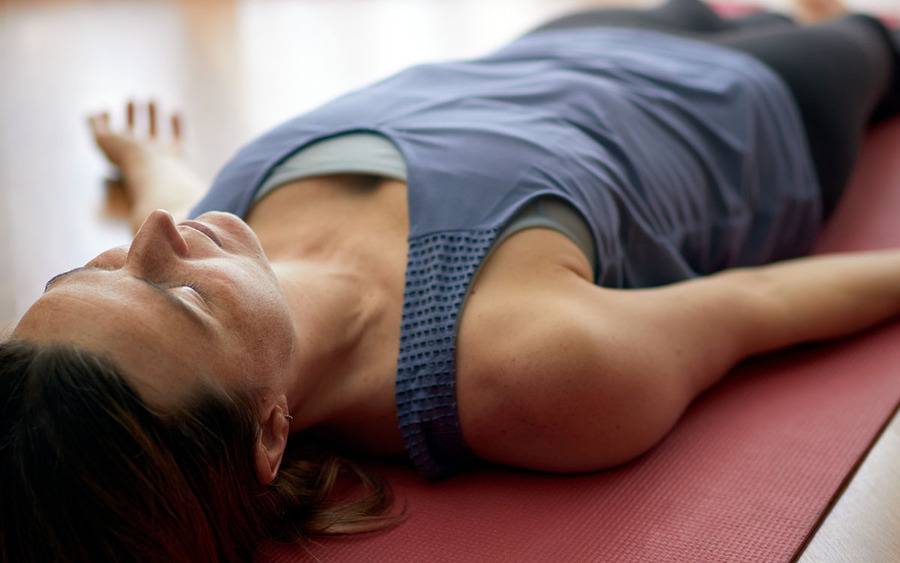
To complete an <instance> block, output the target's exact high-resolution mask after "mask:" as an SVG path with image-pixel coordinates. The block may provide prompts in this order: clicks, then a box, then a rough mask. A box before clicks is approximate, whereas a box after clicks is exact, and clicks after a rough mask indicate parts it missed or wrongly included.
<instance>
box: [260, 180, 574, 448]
mask: <svg viewBox="0 0 900 563" xmlns="http://www.w3.org/2000/svg"><path fill="white" fill-rule="evenodd" d="M344 180H345V181H344V182H341V183H338V184H335V185H332V186H330V187H329V188H323V191H318V189H316V188H312V189H309V190H304V189H303V188H302V186H301V187H300V188H299V189H297V190H294V191H291V190H290V189H288V190H286V191H284V192H282V193H281V194H279V193H278V192H276V193H273V194H272V195H271V196H269V197H268V198H267V199H266V200H263V201H262V202H260V204H259V205H258V206H257V208H255V209H254V213H253V216H251V219H252V218H254V217H255V218H256V219H257V221H256V224H262V225H263V226H262V227H260V228H257V226H256V225H254V224H253V223H251V226H254V229H255V230H257V234H258V235H259V236H260V238H261V240H263V243H264V247H265V241H266V239H267V238H269V237H283V238H284V239H285V240H288V241H297V243H296V244H309V245H313V246H314V245H315V244H317V243H316V242H315V241H316V238H317V237H323V238H329V239H333V238H335V237H337V238H339V239H340V240H342V241H345V245H346V246H347V247H351V246H352V247H353V248H354V249H355V252H354V254H353V256H355V257H359V256H364V257H365V259H366V264H365V266H364V267H365V268H366V269H367V272H370V273H371V275H372V277H373V283H378V284H379V285H381V286H382V287H383V288H384V291H385V302H386V303H387V307H388V308H389V314H386V315H385V316H384V326H381V327H377V329H375V330H373V334H375V335H377V338H379V340H380V341H379V342H377V343H374V345H373V344H371V343H370V344H369V345H367V347H366V348H367V349H371V350H372V351H373V352H372V356H371V357H370V358H369V359H368V361H366V362H365V363H366V365H367V366H371V369H370V370H368V373H366V374H360V377H359V381H358V382H357V383H356V384H354V385H352V386H351V387H350V389H352V391H351V392H352V394H353V395H354V397H353V398H351V399H350V400H349V403H350V404H351V405H353V408H349V409H346V410H345V412H344V413H343V415H342V417H341V418H340V420H337V421H335V422H334V423H333V424H331V425H329V427H328V428H320V429H319V433H320V435H321V436H322V437H323V438H325V439H327V440H330V441H332V442H333V443H335V444H339V445H340V446H341V447H344V448H347V449H349V450H351V451H353V452H359V453H366V454H369V455H376V456H389V455H402V454H403V453H404V445H403V439H402V436H401V434H400V431H399V428H398V418H397V405H396V399H395V380H396V374H397V367H398V357H399V349H400V336H401V330H400V328H401V318H402V313H403V305H404V301H403V296H404V289H405V281H406V280H405V274H406V268H407V258H408V256H407V253H408V242H407V238H408V232H409V220H408V210H407V193H406V190H407V186H406V184H405V183H404V182H401V181H396V180H387V179H384V180H379V181H377V182H372V180H371V179H369V180H364V179H362V178H361V177H356V178H349V177H348V178H345V179H344ZM366 182H369V183H366ZM291 209H295V212H296V213H297V215H296V216H294V217H293V218H291V219H290V220H282V221H281V222H280V223H278V224H280V225H282V227H281V228H280V230H279V232H278V233H269V232H267V230H266V229H267V228H266V227H265V225H266V224H269V223H268V222H267V221H265V220H259V219H265V216H266V214H268V213H279V214H281V215H284V214H285V213H288V214H289V213H290V212H291V211H290V210H291ZM282 219H283V217H282ZM283 231H287V232H283ZM271 240H275V239H271ZM339 246H341V245H339ZM267 252H269V249H267ZM348 256H349V255H348ZM353 259H357V258H353ZM566 268H568V270H566V271H567V272H568V274H569V275H571V270H572V269H574V270H579V269H580V270H581V271H582V272H584V276H586V277H588V279H589V278H590V275H591V274H590V265H589V264H588V262H587V260H586V258H585V257H584V254H583V253H582V252H581V250H580V249H579V248H578V247H577V245H576V244H575V243H574V242H573V241H572V240H571V239H569V238H567V237H565V236H563V235H562V234H560V233H559V232H558V231H554V230H551V229H546V228H531V229H526V230H523V231H519V232H517V233H515V234H513V235H512V236H510V237H507V238H506V239H505V240H503V241H502V242H501V243H500V244H499V245H497V247H496V248H494V249H493V250H492V252H491V253H490V255H489V256H488V258H487V259H486V260H485V261H484V262H483V263H482V265H481V267H480V268H479V270H478V273H477V275H476V276H475V277H474V278H473V279H472V282H471V287H470V290H469V292H468V295H467V297H466V298H465V300H464V301H463V303H462V305H461V307H460V312H459V319H458V323H459V325H458V326H459V328H458V333H457V347H456V351H455V353H456V365H457V372H456V378H457V380H458V381H462V380H465V379H466V378H468V377H472V376H473V374H474V373H475V372H477V370H478V367H479V364H480V363H483V360H484V358H486V357H489V354H490V350H491V346H490V343H491V341H492V338H494V337H495V335H494V333H495V332H496V330H497V322H498V319H503V318H509V319H521V318H522V315H523V311H524V310H525V309H527V307H528V304H529V303H530V302H533V301H534V300H533V299H532V298H531V297H532V296H534V295H535V294H536V293H540V292H541V291H546V290H547V288H552V287H554V283H553V280H552V277H553V276H554V275H557V272H561V271H562V270H564V269H566ZM510 322H511V323H514V322H518V321H510ZM508 329H509V330H515V327H514V326H510V327H508Z"/></svg>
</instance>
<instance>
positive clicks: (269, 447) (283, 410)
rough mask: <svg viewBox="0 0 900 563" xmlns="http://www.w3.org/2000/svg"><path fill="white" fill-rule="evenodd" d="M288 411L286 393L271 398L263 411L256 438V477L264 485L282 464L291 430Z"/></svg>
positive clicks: (273, 476)
mask: <svg viewBox="0 0 900 563" xmlns="http://www.w3.org/2000/svg"><path fill="white" fill-rule="evenodd" d="M287 412H288V410H287V398H286V397H285V396H284V395H281V396H279V397H277V398H275V399H270V400H269V401H268V402H267V403H266V404H265V405H264V406H263V410H262V412H261V420H260V427H261V429H260V430H261V431H260V433H259V438H258V439H257V440H256V448H255V451H254V457H255V458H256V477H257V478H258V479H259V482H260V483H262V484H263V485H268V484H269V483H271V482H272V480H273V479H275V476H276V475H277V474H278V468H279V467H280V466H281V459H282V457H283V456H284V449H285V447H287V439H288V434H290V431H291V423H290V422H289V421H288V419H287V418H286V417H285V416H284V415H286V414H287Z"/></svg>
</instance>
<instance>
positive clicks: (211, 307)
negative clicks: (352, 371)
mask: <svg viewBox="0 0 900 563" xmlns="http://www.w3.org/2000/svg"><path fill="white" fill-rule="evenodd" d="M13 336H14V337H15V338H19V339H22V340H30V341H37V342H65V343H71V344H76V345H80V346H83V347H85V348H87V349H89V350H92V351H95V352H101V353H106V354H108V355H109V356H110V357H111V358H112V359H113V360H114V361H116V362H117V363H118V364H119V365H120V366H121V367H122V368H123V370H125V372H126V374H128V376H129V379H130V380H133V381H131V383H132V384H134V385H135V387H136V388H137V390H138V392H140V393H141V395H142V396H143V397H144V398H145V399H146V400H148V401H150V402H152V403H155V404H160V405H167V404H171V403H172V402H173V401H177V400H178V398H179V397H181V396H184V394H186V393H187V392H189V391H190V390H191V389H192V387H193V386H194V385H195V384H196V383H199V382H200V380H201V379H203V378H205V379H208V380H211V381H212V382H217V383H219V384H222V385H223V386H225V387H226V388H228V387H232V386H234V385H240V384H255V385H263V386H266V387H269V388H270V389H272V390H275V391H278V392H281V391H282V390H283V386H284V382H285V381H286V379H285V377H286V374H285V370H286V369H289V366H290V365H291V361H290V360H291V358H292V352H293V346H294V329H293V324H292V322H291V318H290V316H289V311H288V307H287V303H286V301H285V299H284V295H283V293H282V291H281V288H280V286H279V284H278V281H277V279H276V278H275V274H274V273H273V271H272V268H271V267H270V266H269V263H268V260H267V259H266V256H265V253H264V252H263V250H262V247H261V246H260V244H259V240H258V239H257V238H256V235H255V234H254V233H253V231H252V230H251V229H250V227H248V226H247V224H246V223H244V222H243V221H242V220H241V219H239V218H238V217H236V216H234V215H231V214H229V213H219V212H212V213H205V214H203V215H201V216H200V217H198V218H197V221H195V222H192V221H185V222H183V223H180V224H178V225H176V224H175V222H174V221H173V219H172V216H171V215H170V214H169V213H167V212H165V211H160V210H157V211H154V212H153V213H151V214H150V216H149V217H148V218H147V220H146V221H145V222H144V224H143V225H142V226H141V228H140V230H139V231H138V233H137V234H136V235H135V237H134V240H133V241H132V243H131V245H130V247H128V248H126V247H124V246H123V247H117V248H113V249H110V250H108V251H106V252H104V253H102V254H100V255H99V256H97V257H96V258H94V259H93V260H91V261H90V262H88V263H87V264H86V265H85V266H83V267H81V268H76V269H75V270H73V271H71V272H67V273H65V274H61V275H60V276H57V277H55V278H53V279H52V280H51V281H50V283H49V284H48V286H47V290H46V291H45V293H44V294H43V295H42V296H41V298H40V299H38V300H37V301H36V302H35V303H34V305H32V306H31V308H30V309H29V310H28V311H27V312H26V313H25V316H24V317H23V318H22V320H21V321H20V322H19V324H18V326H17V327H16V329H15V331H14V333H13Z"/></svg>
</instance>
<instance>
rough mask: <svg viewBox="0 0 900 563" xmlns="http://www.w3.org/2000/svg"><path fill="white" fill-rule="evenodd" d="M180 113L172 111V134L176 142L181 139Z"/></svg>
mask: <svg viewBox="0 0 900 563" xmlns="http://www.w3.org/2000/svg"><path fill="white" fill-rule="evenodd" d="M181 125H182V123H181V114H179V113H173V114H172V136H173V137H174V138H175V141H176V142H180V141H181V132H182V128H181Z"/></svg>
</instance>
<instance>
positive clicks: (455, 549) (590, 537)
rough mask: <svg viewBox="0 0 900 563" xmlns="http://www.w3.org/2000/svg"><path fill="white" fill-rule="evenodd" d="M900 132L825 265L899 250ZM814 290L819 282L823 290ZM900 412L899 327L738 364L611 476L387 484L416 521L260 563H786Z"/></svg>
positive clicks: (829, 245) (884, 149)
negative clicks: (852, 253) (859, 253)
mask: <svg viewBox="0 0 900 563" xmlns="http://www.w3.org/2000/svg"><path fill="white" fill-rule="evenodd" d="M898 218H900V118H898V119H895V120H893V121H892V122H891V123H887V124H883V125H881V126H879V127H877V128H876V129H873V130H871V131H870V132H869V134H868V137H867V139H866V141H865V144H864V147H863V150H862V153H861V156H860V161H859V163H858V167H857V171H856V173H855V175H854V177H853V179H852V181H851V183H850V185H849V187H848V192H847V195H846V196H845V199H844V201H843V202H842V203H841V206H840V207H839V209H838V210H837V211H836V213H835V215H834V217H833V218H832V220H831V221H830V222H829V224H828V225H827V227H826V229H825V231H823V233H822V235H821V237H820V239H819V244H818V246H817V252H833V251H845V250H863V249H871V248H882V247H900V220H898ZM814 281H815V280H810V283H814ZM898 402H900V322H891V323H886V324H884V325H882V326H880V327H877V328H875V329H871V330H869V331H867V332H865V333H862V334H859V335H856V336H854V337H851V338H848V339H844V340H840V341H836V342H833V343H828V344H819V345H810V346H803V347H797V348H793V349H791V350H788V351H784V352H780V353H778V354H772V355H769V356H765V357H762V358H759V359H755V360H752V361H748V362H746V363H744V364H741V365H740V366H739V367H738V368H737V369H735V370H734V371H733V373H731V374H729V376H728V377H727V378H726V379H725V380H723V381H722V382H721V383H720V384H719V385H717V386H716V387H714V388H712V389H710V390H709V391H708V392H707V393H705V394H704V395H702V396H701V397H699V398H698V399H697V400H696V401H695V402H694V403H693V404H692V405H691V406H690V407H689V408H688V410H687V411H686V412H685V414H684V416H683V417H682V419H681V420H680V421H679V422H678V424H677V425H676V426H675V428H674V429H673V430H672V432H671V433H670V434H669V435H668V436H667V437H666V438H665V439H664V440H663V441H662V442H661V443H659V444H658V445H657V446H656V447H654V448H653V449H652V450H650V451H649V452H647V453H646V454H644V455H643V456H641V457H640V458H638V459H636V460H634V461H632V462H631V463H629V464H627V465H624V466H622V467H619V468H616V469H614V470H607V471H601V472H598V473H594V474H590V475H581V476H553V475H543V474H537V473H530V472H526V471H516V470H511V469H504V468H495V469H490V470H482V471H478V472H472V473H466V474H461V475H458V476H455V477H452V478H450V479H448V480H445V481H442V482H439V483H437V484H428V483H426V482H424V481H423V480H421V479H420V478H419V477H418V476H417V475H416V474H415V473H414V472H413V470H412V469H407V468H403V467H398V466H389V465H386V464H369V465H370V467H372V468H373V469H375V470H378V471H381V472H383V473H384V474H386V475H388V477H389V478H390V480H391V482H392V484H393V485H394V488H395V491H396V493H397V496H398V498H399V499H401V502H402V499H404V498H405V499H407V500H408V502H409V510H410V513H411V517H410V519H409V520H408V521H407V522H406V523H404V524H402V525H400V526H399V527H398V528H396V529H394V530H391V531H389V532H385V533H380V534H369V535H363V536H353V537H350V538H348V539H340V540H331V539H329V540H320V541H319V543H317V544H315V545H311V546H307V547H306V548H303V547H300V546H278V545H274V544H269V545H266V546H264V547H263V548H262V550H261V551H260V554H259V557H258V560H260V561H264V562H273V563H274V562H287V561H298V560H314V558H318V559H320V560H322V561H328V562H343V561H429V562H444V561H446V562H454V563H459V562H466V561H516V562H530V561H534V562H541V563H544V562H546V561H623V562H624V561H635V562H638V561H640V562H647V561H679V562H681V561H748V562H750V561H752V562H764V561H788V560H790V559H791V558H792V557H794V556H795V555H796V554H797V553H798V551H799V550H800V549H801V548H802V547H803V545H804V544H805V542H806V540H807V539H808V537H809V536H810V535H811V534H812V532H813V531H814V529H815V527H816V525H817V523H818V522H819V520H820V519H821V517H822V516H823V515H824V513H825V511H826V510H827V508H828V506H829V504H830V502H831V501H832V498H833V497H834V496H835V494H836V493H837V492H838V491H839V490H840V489H841V486H842V483H843V482H844V481H845V480H847V479H849V478H850V476H851V475H852V472H853V471H854V469H855V467H856V466H857V464H858V463H859V462H860V461H861V460H862V458H863V457H864V456H865V455H866V452H867V451H868V449H869V448H870V447H871V445H872V444H873V443H874V441H875V440H876V439H877V437H878V435H879V434H880V432H881V430H882V429H883V427H884V426H885V425H886V424H887V422H888V421H889V420H890V418H891V417H892V415H893V413H894V412H895V411H896V409H897V405H898Z"/></svg>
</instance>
